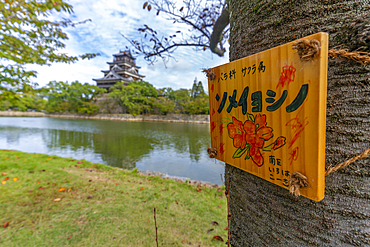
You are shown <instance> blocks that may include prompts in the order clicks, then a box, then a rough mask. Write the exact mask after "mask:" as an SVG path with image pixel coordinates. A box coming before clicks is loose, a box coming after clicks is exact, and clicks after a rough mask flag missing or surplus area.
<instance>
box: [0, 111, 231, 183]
mask: <svg viewBox="0 0 370 247" xmlns="http://www.w3.org/2000/svg"><path fill="white" fill-rule="evenodd" d="M209 143H210V134H209V125H208V124H190V123H162V122H121V121H117V122H116V121H108V120H88V119H57V118H31V117H0V149H14V150H20V151H24V152H32V153H44V154H51V155H58V156H61V157H67V158H69V157H73V158H75V159H86V160H89V161H92V162H98V163H103V164H107V165H109V166H115V167H121V168H126V169H134V168H135V167H137V168H138V169H139V170H152V171H159V172H161V173H164V174H166V173H167V174H168V175H171V176H180V177H187V178H190V179H196V180H203V181H209V182H212V183H216V184H222V181H221V177H220V174H223V173H224V164H223V163H222V162H220V161H217V160H214V159H210V158H209V157H208V154H207V147H208V144H209ZM222 176H223V175H222Z"/></svg>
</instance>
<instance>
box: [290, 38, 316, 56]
mask: <svg viewBox="0 0 370 247" xmlns="http://www.w3.org/2000/svg"><path fill="white" fill-rule="evenodd" d="M320 48H321V44H320V41H318V40H316V39H302V40H299V41H297V42H296V43H295V44H293V49H296V50H298V55H299V58H300V59H301V60H303V61H311V60H312V59H314V58H315V57H317V56H318V55H319V54H320Z"/></svg>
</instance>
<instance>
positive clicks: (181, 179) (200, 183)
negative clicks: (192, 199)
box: [138, 170, 220, 187]
mask: <svg viewBox="0 0 370 247" xmlns="http://www.w3.org/2000/svg"><path fill="white" fill-rule="evenodd" d="M138 173H139V174H141V175H145V176H156V177H161V178H165V179H172V180H175V181H178V182H184V183H188V184H195V185H198V186H206V187H219V186H220V185H217V184H213V183H210V182H206V181H200V180H190V179H188V178H185V177H178V176H171V175H167V174H162V173H160V172H156V171H148V170H143V171H138Z"/></svg>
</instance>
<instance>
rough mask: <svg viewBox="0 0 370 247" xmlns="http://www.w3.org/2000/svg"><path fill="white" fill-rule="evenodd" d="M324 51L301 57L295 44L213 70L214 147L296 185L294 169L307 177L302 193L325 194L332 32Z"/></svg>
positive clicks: (234, 161) (323, 38) (221, 155)
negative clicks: (330, 41) (312, 55)
mask: <svg viewBox="0 0 370 247" xmlns="http://www.w3.org/2000/svg"><path fill="white" fill-rule="evenodd" d="M303 39H316V40H318V41H320V43H321V50H320V54H319V56H317V57H316V58H314V59H313V60H311V61H301V60H300V58H299V55H298V52H297V50H294V49H293V48H292V46H293V44H294V43H295V42H296V41H295V42H291V43H288V44H285V45H281V46H278V47H275V48H272V49H270V50H267V51H264V52H261V53H258V54H255V55H252V56H249V57H246V58H243V59H240V60H236V61H233V62H231V63H228V64H224V65H221V66H218V67H215V68H212V69H211V71H213V72H214V73H215V75H216V77H215V78H213V80H211V79H209V80H208V92H209V105H210V124H211V139H212V140H211V146H212V148H216V149H217V151H218V153H217V156H216V158H217V159H218V160H221V161H224V162H226V163H228V164H230V165H233V166H235V167H238V168H240V169H242V170H244V171H247V172H249V173H252V174H254V175H256V176H258V177H260V178H263V179H265V180H267V181H270V182H271V183H274V184H276V185H279V186H281V187H283V188H287V189H289V179H290V175H291V174H292V173H293V172H300V173H302V174H304V175H305V176H307V178H308V182H309V186H308V187H305V188H302V189H301V194H302V195H303V196H305V197H308V198H310V199H312V200H315V201H320V200H322V199H323V198H324V190H325V131H326V84H327V70H328V34H326V33H318V34H314V35H311V36H308V37H305V38H303Z"/></svg>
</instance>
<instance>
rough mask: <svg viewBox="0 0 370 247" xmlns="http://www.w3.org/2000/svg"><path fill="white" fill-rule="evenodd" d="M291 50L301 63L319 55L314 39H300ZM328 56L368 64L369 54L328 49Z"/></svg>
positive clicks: (369, 61)
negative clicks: (296, 52)
mask: <svg viewBox="0 0 370 247" xmlns="http://www.w3.org/2000/svg"><path fill="white" fill-rule="evenodd" d="M293 49H295V50H297V51H298V55H299V57H300V59H301V60H302V61H311V60H313V59H314V58H316V57H318V56H319V54H320V49H321V44H320V41H318V40H316V39H302V40H299V41H297V42H296V43H294V44H293ZM328 56H329V57H331V58H340V57H345V58H348V59H352V60H354V61H356V62H358V63H361V64H369V63H370V53H367V52H361V51H351V52H350V51H348V49H340V50H335V49H330V50H329V51H328Z"/></svg>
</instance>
